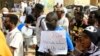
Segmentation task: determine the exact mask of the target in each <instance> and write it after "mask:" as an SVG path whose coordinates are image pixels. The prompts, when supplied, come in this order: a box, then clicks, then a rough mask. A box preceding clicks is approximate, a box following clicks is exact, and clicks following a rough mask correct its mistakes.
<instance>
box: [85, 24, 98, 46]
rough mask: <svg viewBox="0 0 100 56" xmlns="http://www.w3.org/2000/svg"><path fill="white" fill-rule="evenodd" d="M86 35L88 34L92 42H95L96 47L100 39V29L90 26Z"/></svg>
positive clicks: (86, 30)
mask: <svg viewBox="0 0 100 56" xmlns="http://www.w3.org/2000/svg"><path fill="white" fill-rule="evenodd" d="M84 33H86V34H87V35H88V36H89V38H90V40H91V42H93V43H94V44H95V45H98V42H99V38H100V34H99V33H100V29H98V28H96V27H94V26H88V27H86V28H85V29H84Z"/></svg>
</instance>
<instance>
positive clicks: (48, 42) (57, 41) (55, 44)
mask: <svg viewBox="0 0 100 56" xmlns="http://www.w3.org/2000/svg"><path fill="white" fill-rule="evenodd" d="M48 49H49V50H50V51H51V52H52V54H53V55H58V54H67V43H66V32H65V31H42V32H41V41H40V48H39V50H38V51H40V52H48Z"/></svg>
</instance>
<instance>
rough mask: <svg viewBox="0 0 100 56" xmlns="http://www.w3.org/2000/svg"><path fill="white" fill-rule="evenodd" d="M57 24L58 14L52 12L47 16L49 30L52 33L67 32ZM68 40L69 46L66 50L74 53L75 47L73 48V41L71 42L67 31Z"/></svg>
mask: <svg viewBox="0 0 100 56" xmlns="http://www.w3.org/2000/svg"><path fill="white" fill-rule="evenodd" d="M57 22H58V16H57V14H56V13H55V12H50V13H48V14H47V16H46V24H47V27H48V30H50V31H61V30H65V29H64V28H63V27H62V26H58V25H57ZM66 40H67V42H66V43H67V46H68V47H66V48H68V52H70V51H71V52H72V51H74V46H73V43H72V40H71V38H70V35H69V34H68V32H67V31H66ZM67 54H68V53H66V55H67ZM51 55H52V54H51ZM66 55H65V54H64V55H61V56H66ZM58 56H59V55H58Z"/></svg>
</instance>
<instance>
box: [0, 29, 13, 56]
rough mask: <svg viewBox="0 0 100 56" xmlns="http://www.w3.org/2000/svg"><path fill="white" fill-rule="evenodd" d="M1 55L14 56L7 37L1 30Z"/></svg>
mask: <svg viewBox="0 0 100 56" xmlns="http://www.w3.org/2000/svg"><path fill="white" fill-rule="evenodd" d="M0 56H12V54H11V51H10V49H9V47H8V45H7V43H6V39H5V36H4V34H3V33H2V31H1V30H0Z"/></svg>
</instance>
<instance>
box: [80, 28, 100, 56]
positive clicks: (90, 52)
mask: <svg viewBox="0 0 100 56" xmlns="http://www.w3.org/2000/svg"><path fill="white" fill-rule="evenodd" d="M97 31H98V30H97V29H96V28H95V27H93V26H88V27H86V28H85V29H84V31H83V32H82V33H80V34H79V39H80V43H81V46H82V48H83V49H82V50H80V51H82V52H83V53H82V54H81V55H80V56H99V55H100V54H99V53H100V48H99V47H98V46H97V44H96V41H95V40H93V39H94V38H97V37H98V35H97Z"/></svg>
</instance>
